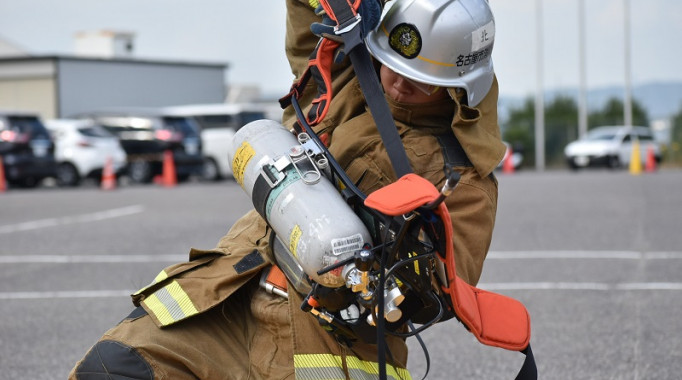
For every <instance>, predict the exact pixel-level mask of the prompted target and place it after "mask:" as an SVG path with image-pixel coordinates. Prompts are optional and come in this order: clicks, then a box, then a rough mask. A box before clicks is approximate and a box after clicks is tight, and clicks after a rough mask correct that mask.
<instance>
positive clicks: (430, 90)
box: [403, 77, 440, 96]
mask: <svg viewBox="0 0 682 380" xmlns="http://www.w3.org/2000/svg"><path fill="white" fill-rule="evenodd" d="M403 78H405V79H407V81H408V82H410V83H411V84H412V85H413V86H414V87H416V88H417V89H418V90H419V91H421V92H423V93H425V94H426V95H428V96H431V95H433V94H435V93H436V91H438V89H440V86H436V85H433V84H426V83H421V82H417V81H414V80H412V79H410V78H407V77H403Z"/></svg>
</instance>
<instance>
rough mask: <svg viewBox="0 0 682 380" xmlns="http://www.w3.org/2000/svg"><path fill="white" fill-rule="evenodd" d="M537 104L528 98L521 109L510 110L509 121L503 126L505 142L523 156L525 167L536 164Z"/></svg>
mask: <svg viewBox="0 0 682 380" xmlns="http://www.w3.org/2000/svg"><path fill="white" fill-rule="evenodd" d="M534 126H535V102H534V101H533V99H532V98H527V99H526V100H525V101H524V103H523V105H522V106H521V107H520V108H515V109H512V110H510V112H509V119H508V120H507V122H506V123H505V125H503V126H502V129H503V131H504V132H503V134H502V138H503V139H504V141H506V142H508V143H509V144H511V146H512V147H513V149H514V150H515V151H520V152H521V153H522V154H523V166H529V165H531V164H532V163H534V162H535V145H534V144H535V136H534V135H535V133H534V132H535V127H534Z"/></svg>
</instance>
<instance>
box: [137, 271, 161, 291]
mask: <svg viewBox="0 0 682 380" xmlns="http://www.w3.org/2000/svg"><path fill="white" fill-rule="evenodd" d="M167 278H168V273H166V271H165V270H162V271H161V272H159V274H157V275H156V277H154V281H152V282H151V284H149V285H147V286H145V287H144V288H142V289H140V290H138V291H136V292H135V293H133V295H138V294H140V293H142V292H144V291H145V290H147V289H149V287H150V286H152V285H154V284H157V283H159V282H161V281H163V280H165V279H167Z"/></svg>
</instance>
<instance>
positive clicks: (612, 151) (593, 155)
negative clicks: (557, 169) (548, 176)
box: [564, 126, 661, 170]
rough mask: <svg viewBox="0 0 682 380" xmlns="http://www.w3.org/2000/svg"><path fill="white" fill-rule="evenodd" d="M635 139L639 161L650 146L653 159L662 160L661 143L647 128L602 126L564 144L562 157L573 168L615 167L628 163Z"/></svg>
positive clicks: (644, 159) (644, 157)
mask: <svg viewBox="0 0 682 380" xmlns="http://www.w3.org/2000/svg"><path fill="white" fill-rule="evenodd" d="M635 140H637V141H638V142H639V149H640V155H639V156H640V159H641V160H642V163H644V162H645V161H646V157H647V151H648V150H649V149H652V150H653V153H654V157H655V160H656V162H660V161H661V148H660V144H659V143H658V142H656V141H655V140H654V136H653V134H652V133H651V130H650V129H649V128H647V127H626V126H604V127H597V128H594V129H591V130H590V131H589V132H588V133H587V135H586V136H585V137H584V138H582V139H580V140H577V141H574V142H572V143H570V144H568V145H566V148H565V149H564V156H565V157H566V163H567V164H568V166H569V167H570V168H571V169H574V170H577V169H580V168H585V167H589V166H606V167H609V168H612V169H615V168H618V167H621V166H627V165H628V164H629V163H630V157H632V147H633V142H634V141H635Z"/></svg>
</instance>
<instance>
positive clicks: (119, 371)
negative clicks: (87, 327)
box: [69, 284, 293, 380]
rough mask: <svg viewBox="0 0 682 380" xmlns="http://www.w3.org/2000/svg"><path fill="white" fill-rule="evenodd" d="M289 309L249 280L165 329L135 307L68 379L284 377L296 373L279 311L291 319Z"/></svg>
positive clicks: (106, 335) (286, 326) (97, 344)
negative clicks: (218, 301)
mask: <svg viewBox="0 0 682 380" xmlns="http://www.w3.org/2000/svg"><path fill="white" fill-rule="evenodd" d="M260 309H263V310H264V312H259V313H256V314H255V315H254V313H252V310H260ZM286 309H287V305H286V301H285V300H284V299H278V298H276V296H271V295H269V294H267V293H264V292H262V291H260V290H256V288H254V287H253V286H252V285H251V284H250V285H249V286H246V287H245V288H243V289H241V290H239V291H238V292H237V293H235V294H234V295H232V296H231V297H230V298H229V299H228V300H227V301H225V302H223V303H222V304H220V305H219V306H217V307H215V308H213V309H211V310H209V311H207V312H204V313H202V314H199V315H196V316H194V317H191V318H189V319H187V320H185V321H181V322H179V323H177V324H176V325H171V326H169V327H166V328H163V329H160V328H158V327H157V326H156V325H155V324H154V323H153V321H152V319H151V317H149V315H147V314H146V313H144V311H143V310H142V309H136V311H135V312H133V313H132V314H131V316H130V318H126V319H125V320H123V321H122V322H121V323H119V324H118V325H117V326H115V327H114V328H112V329H111V330H109V331H107V332H106V333H105V334H104V336H102V338H101V339H100V340H99V341H98V342H97V343H96V344H95V345H94V346H93V347H92V348H91V349H90V351H89V352H88V353H87V354H86V355H85V357H84V358H83V359H82V360H81V361H79V362H78V363H77V364H76V366H75V367H74V369H73V370H72V371H71V374H70V375H69V379H78V380H89V379H145V380H146V379H150V380H151V379H154V380H156V379H174V380H175V379H196V378H200V379H284V378H287V376H288V374H293V354H292V353H291V348H290V346H291V340H290V337H289V336H288V335H287V334H288V331H289V329H288V325H287V324H285V325H284V328H278V327H277V325H278V324H279V323H280V322H281V321H282V320H283V319H282V316H281V314H280V312H282V313H284V314H283V315H284V320H288V319H287V318H288V317H287V314H286ZM264 318H265V319H267V321H264ZM278 330H282V331H278ZM292 376H293V375H292Z"/></svg>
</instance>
